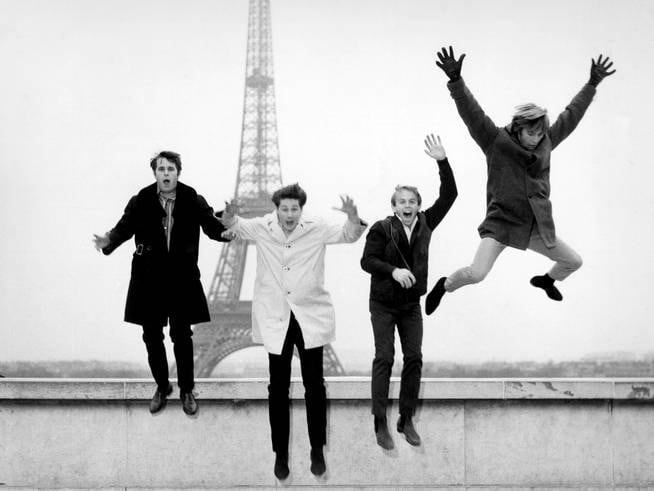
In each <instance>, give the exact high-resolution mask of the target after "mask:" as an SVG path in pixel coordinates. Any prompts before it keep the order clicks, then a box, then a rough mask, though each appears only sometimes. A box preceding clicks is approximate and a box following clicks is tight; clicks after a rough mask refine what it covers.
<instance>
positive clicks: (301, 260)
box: [229, 212, 366, 354]
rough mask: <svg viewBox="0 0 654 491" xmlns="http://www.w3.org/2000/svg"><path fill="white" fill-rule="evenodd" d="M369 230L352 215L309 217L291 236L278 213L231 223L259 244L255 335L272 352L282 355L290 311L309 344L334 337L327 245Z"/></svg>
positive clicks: (233, 228) (350, 239)
mask: <svg viewBox="0 0 654 491" xmlns="http://www.w3.org/2000/svg"><path fill="white" fill-rule="evenodd" d="M365 229H366V225H365V224H361V225H356V224H354V223H352V222H350V221H349V220H347V221H346V222H345V224H328V223H326V222H324V221H322V220H317V221H314V220H304V219H302V218H301V219H300V222H299V223H298V225H297V226H296V227H295V229H294V230H293V232H291V233H290V234H289V236H288V237H287V236H286V235H285V234H284V231H283V230H282V228H281V226H280V225H279V222H278V220H277V214H276V213H274V212H273V213H269V214H268V215H265V216H263V217H257V218H250V219H246V218H241V217H236V222H235V223H234V224H233V225H232V226H231V227H230V228H229V230H231V231H232V232H234V233H235V234H236V235H237V236H238V237H239V238H241V239H247V240H251V241H253V242H254V243H255V245H256V249H257V273H256V279H255V282H254V294H253V296H252V339H253V340H254V342H255V343H263V344H264V346H265V348H266V350H267V351H268V352H269V353H272V354H280V353H281V352H282V347H283V345H284V339H285V338H286V332H287V331H288V324H289V321H290V318H291V310H292V311H293V313H294V314H295V318H296V319H297V321H298V324H299V325H300V329H301V330H302V337H303V338H304V346H305V348H307V349H311V348H317V347H319V346H324V345H326V344H328V343H331V342H332V341H334V339H335V330H336V320H335V315H334V306H333V305H332V299H331V297H330V295H329V292H327V290H325V288H324V282H325V247H326V245H327V244H337V243H342V242H355V241H356V240H357V239H358V238H359V237H361V235H362V234H363V231H364V230H365Z"/></svg>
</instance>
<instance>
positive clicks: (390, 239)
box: [361, 159, 457, 306]
mask: <svg viewBox="0 0 654 491" xmlns="http://www.w3.org/2000/svg"><path fill="white" fill-rule="evenodd" d="M438 168H439V173H440V179H441V186H440V192H439V195H438V199H437V200H436V202H435V203H434V204H433V205H432V206H431V207H430V208H428V209H427V210H425V211H424V212H422V211H421V212H419V213H418V217H417V220H418V221H417V223H416V225H415V228H414V229H413V233H412V234H411V242H410V243H409V241H408V240H407V237H406V233H405V232H404V228H403V225H402V222H401V221H400V219H399V218H398V217H397V216H395V215H393V216H389V217H386V218H385V219H383V220H379V221H378V222H375V224H374V225H373V226H372V227H371V228H370V232H368V235H367V236H366V245H365V247H364V249H363V257H362V258H361V267H362V268H363V269H364V271H367V272H368V273H370V274H371V278H370V300H375V301H377V302H381V303H384V304H386V305H390V306H401V305H405V304H408V303H413V302H419V301H420V296H421V295H424V294H425V292H426V291H427V263H428V259H429V242H430V241H431V234H432V232H433V231H434V229H435V228H436V226H437V225H438V224H439V223H440V222H441V220H443V217H445V215H446V213H447V212H448V210H449V209H450V207H451V206H452V203H454V200H455V199H456V196H457V190H456V183H455V181H454V175H453V174H452V168H451V167H450V164H449V162H448V161H447V159H444V160H441V161H439V162H438ZM396 245H397V246H396ZM400 252H401V254H400ZM402 257H404V260H403V259H402ZM404 261H406V262H407V264H406V265H405V263H404ZM407 265H408V268H407ZM395 268H400V269H409V270H410V271H411V272H412V273H413V275H414V276H415V278H416V283H415V284H414V285H413V286H412V287H411V288H402V286H401V285H400V284H399V283H398V282H397V281H395V280H394V279H393V276H392V273H393V270H394V269H395Z"/></svg>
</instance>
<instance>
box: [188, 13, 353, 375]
mask: <svg viewBox="0 0 654 491" xmlns="http://www.w3.org/2000/svg"><path fill="white" fill-rule="evenodd" d="M270 25H271V23H270V2H269V0H250V6H249V14H248V41H247V55H246V69H245V96H244V101H243V122H242V129H241V147H240V155H239V162H238V172H237V176H236V189H235V192H234V199H236V200H237V201H238V202H239V205H240V211H239V215H241V216H243V217H245V218H251V217H255V216H262V215H265V214H266V213H269V212H271V211H272V210H273V209H274V205H273V203H272V200H271V198H272V194H273V193H274V191H275V190H277V189H279V188H280V187H282V172H281V166H280V163H279V147H278V141H277V119H276V111H275V86H274V76H273V58H272V36H271V30H270ZM250 245H252V244H251V242H249V241H243V240H238V241H232V242H227V243H224V244H223V247H222V250H221V252H220V257H219V259H218V266H217V268H216V272H215V274H214V276H213V279H212V281H211V286H210V288H209V293H208V294H207V300H208V303H209V311H210V313H211V322H210V323H205V324H200V325H198V326H195V327H194V330H193V331H194V335H193V338H194V346H195V368H196V374H197V376H198V377H209V376H210V375H211V373H212V372H213V370H214V369H215V367H216V366H217V365H218V363H220V361H221V360H223V359H224V358H225V357H227V356H228V355H230V354H232V353H234V352H236V351H239V350H241V349H244V348H248V347H250V346H255V344H254V343H253V342H252V337H251V334H252V319H251V311H252V303H251V302H249V301H242V300H240V296H241V286H242V284H243V273H244V271H245V262H246V259H247V251H248V247H249V246H250ZM323 365H324V372H325V375H344V374H345V371H344V370H343V367H342V366H341V363H340V361H339V359H338V357H337V356H336V352H335V351H334V349H333V348H332V346H331V345H327V346H325V348H324V358H323Z"/></svg>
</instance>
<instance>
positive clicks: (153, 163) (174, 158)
mask: <svg viewBox="0 0 654 491" xmlns="http://www.w3.org/2000/svg"><path fill="white" fill-rule="evenodd" d="M159 159H166V160H168V161H169V162H172V163H173V164H175V167H177V172H179V171H181V170H182V158H181V156H180V155H179V154H178V153H175V152H171V151H170V150H164V151H163V152H159V153H158V154H157V155H155V156H154V157H152V160H150V167H152V170H153V171H154V170H155V169H156V168H157V160H159Z"/></svg>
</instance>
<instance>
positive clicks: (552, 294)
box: [529, 274, 563, 302]
mask: <svg viewBox="0 0 654 491" xmlns="http://www.w3.org/2000/svg"><path fill="white" fill-rule="evenodd" d="M529 283H531V284H532V286H535V287H536V288H542V289H543V290H545V293H546V294H547V296H548V297H549V298H551V299H552V300H555V301H557V302H560V301H561V300H563V295H561V292H560V291H559V289H558V288H557V287H555V286H554V280H553V279H552V278H551V277H550V275H548V274H544V275H542V276H534V277H533V278H532V279H531V280H529Z"/></svg>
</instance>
